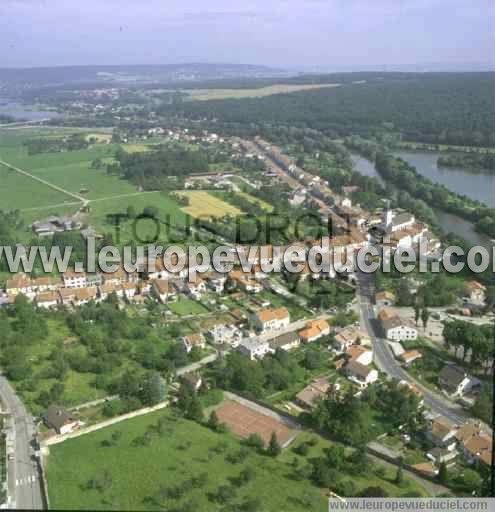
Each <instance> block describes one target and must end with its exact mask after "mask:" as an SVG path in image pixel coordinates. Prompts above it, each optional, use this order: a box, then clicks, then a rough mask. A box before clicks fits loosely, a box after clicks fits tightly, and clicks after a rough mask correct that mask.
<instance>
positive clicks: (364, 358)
mask: <svg viewBox="0 0 495 512" xmlns="http://www.w3.org/2000/svg"><path fill="white" fill-rule="evenodd" d="M345 355H346V359H347V360H348V361H349V362H351V361H355V362H357V363H360V364H362V365H364V366H368V365H370V364H371V363H372V362H373V352H372V351H371V350H369V349H367V348H365V347H363V346H361V345H351V346H350V347H349V348H348V349H347V350H346V351H345Z"/></svg>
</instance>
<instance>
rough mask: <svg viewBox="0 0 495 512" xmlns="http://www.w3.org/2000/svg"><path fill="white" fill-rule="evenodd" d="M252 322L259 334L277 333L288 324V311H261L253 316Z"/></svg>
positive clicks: (275, 309) (284, 309)
mask: <svg viewBox="0 0 495 512" xmlns="http://www.w3.org/2000/svg"><path fill="white" fill-rule="evenodd" d="M253 322H254V324H255V326H256V328H257V329H258V330H260V331H261V332H267V331H277V330H279V329H283V328H285V327H288V325H289V324H290V315H289V311H288V310H287V309H286V308H284V307H282V308H274V309H263V310H261V311H258V312H257V313H255V314H254V315H253Z"/></svg>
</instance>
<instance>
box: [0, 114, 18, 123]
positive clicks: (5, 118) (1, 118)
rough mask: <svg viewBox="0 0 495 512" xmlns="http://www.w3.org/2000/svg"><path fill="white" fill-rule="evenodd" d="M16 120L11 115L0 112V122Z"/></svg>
mask: <svg viewBox="0 0 495 512" xmlns="http://www.w3.org/2000/svg"><path fill="white" fill-rule="evenodd" d="M15 121H16V120H15V119H14V118H13V117H12V116H7V115H5V114H0V123H1V124H8V123H14V122H15Z"/></svg>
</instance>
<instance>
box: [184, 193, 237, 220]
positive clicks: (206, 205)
mask: <svg viewBox="0 0 495 512" xmlns="http://www.w3.org/2000/svg"><path fill="white" fill-rule="evenodd" d="M177 193H178V194H179V195H180V196H182V197H187V198H188V199H189V206H185V207H183V208H182V211H184V212H186V213H188V214H189V215H191V217H224V216H225V215H233V216H235V215H241V214H242V211H241V210H239V208H236V207H235V206H232V205H230V204H229V203H226V202H225V201H222V200H221V199H219V198H218V197H215V196H213V195H212V194H209V193H208V192H205V191H202V190H189V191H186V192H182V191H181V192H177Z"/></svg>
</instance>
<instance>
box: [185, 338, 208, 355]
mask: <svg viewBox="0 0 495 512" xmlns="http://www.w3.org/2000/svg"><path fill="white" fill-rule="evenodd" d="M181 341H182V344H183V345H184V348H185V349H186V352H187V353H189V352H191V350H192V349H193V348H195V347H196V348H199V349H204V348H205V347H206V340H205V337H204V336H203V335H202V334H201V333H196V334H190V335H189V336H183V337H182V338H181Z"/></svg>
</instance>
